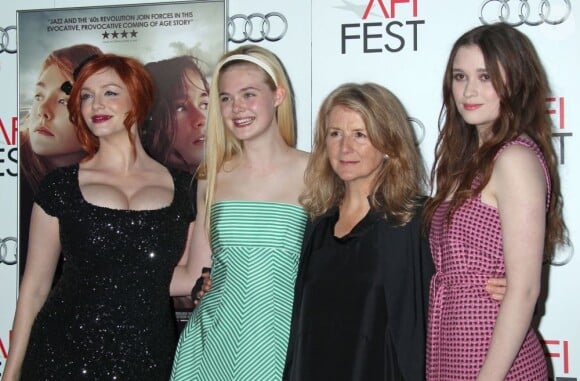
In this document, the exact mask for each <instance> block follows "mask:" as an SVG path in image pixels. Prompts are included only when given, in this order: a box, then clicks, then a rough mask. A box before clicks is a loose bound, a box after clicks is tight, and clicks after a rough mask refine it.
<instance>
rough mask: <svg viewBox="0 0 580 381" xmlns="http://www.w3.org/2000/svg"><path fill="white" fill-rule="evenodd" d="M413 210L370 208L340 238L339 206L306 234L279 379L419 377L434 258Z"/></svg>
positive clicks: (422, 367)
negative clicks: (403, 219) (401, 221)
mask: <svg viewBox="0 0 580 381" xmlns="http://www.w3.org/2000/svg"><path fill="white" fill-rule="evenodd" d="M420 214H421V213H420V212H418V213H417V215H416V216H415V217H414V218H413V219H412V220H411V221H410V222H409V223H407V224H406V225H404V226H395V225H393V224H391V223H390V222H388V221H387V220H386V219H385V218H384V217H383V216H382V215H381V214H379V213H377V212H373V211H370V212H369V213H368V214H367V216H365V217H364V218H363V219H362V220H361V221H360V222H359V223H358V224H357V225H356V226H355V227H354V228H353V229H352V231H351V232H350V233H349V234H347V235H346V236H344V237H341V238H337V237H335V236H334V226H335V224H336V222H337V220H338V216H339V215H338V208H335V209H333V210H331V211H329V212H328V213H327V214H325V215H323V216H322V217H320V218H318V219H317V220H315V221H314V222H313V223H312V225H311V226H310V228H309V229H308V230H307V232H306V235H305V241H304V247H303V252H302V256H301V263H300V267H299V270H298V278H297V280H296V290H295V300H294V309H293V318H292V327H291V334H290V342H289V349H288V355H287V360H286V367H285V370H284V380H288V381H308V380H333V381H340V380H345V381H346V380H353V381H354V380H360V381H363V380H364V381H372V380H389V381H393V380H424V379H425V354H424V352H425V335H426V320H427V308H428V302H429V280H430V278H431V275H432V274H433V271H434V269H433V263H432V259H431V254H430V251H429V244H428V241H427V240H426V239H425V238H424V237H423V235H422V230H421V225H420Z"/></svg>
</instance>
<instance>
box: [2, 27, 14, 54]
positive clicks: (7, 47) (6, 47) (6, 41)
mask: <svg viewBox="0 0 580 381" xmlns="http://www.w3.org/2000/svg"><path fill="white" fill-rule="evenodd" d="M11 30H13V31H14V36H13V37H12V38H10V31H11ZM0 33H1V34H2V37H0V53H4V52H6V53H9V54H14V53H16V25H10V26H7V27H6V28H2V27H0ZM11 46H12V47H11Z"/></svg>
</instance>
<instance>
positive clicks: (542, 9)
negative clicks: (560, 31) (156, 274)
mask: <svg viewBox="0 0 580 381" xmlns="http://www.w3.org/2000/svg"><path fill="white" fill-rule="evenodd" d="M552 1H553V0H552ZM562 2H563V4H564V5H565V6H566V11H565V12H564V14H563V15H562V16H561V17H560V18H555V17H553V18H551V17H550V16H551V11H552V4H550V1H549V0H541V1H540V3H539V5H538V8H536V10H537V12H538V13H537V14H538V19H536V20H533V19H532V20H531V19H530V16H531V14H532V6H531V5H530V1H529V0H519V5H517V6H516V7H515V9H513V10H512V9H510V0H484V1H483V3H481V7H480V8H479V20H480V21H481V23H482V24H491V23H494V22H497V21H501V22H504V23H506V24H509V25H512V26H514V27H516V26H520V25H522V24H526V25H530V26H536V25H540V24H543V23H546V24H550V25H557V24H561V23H563V22H564V21H566V20H567V19H568V17H570V14H571V13H572V4H571V2H570V0H562ZM490 3H498V4H497V19H493V20H488V19H486V17H485V15H484V9H485V8H486V6H487V5H488V4H490ZM513 3H517V1H516V0H513ZM513 3H512V4H513ZM488 8H489V7H488ZM514 11H517V12H518V16H519V21H515V22H510V20H509V18H510V14H511V13H513V12H514ZM488 12H489V10H488Z"/></svg>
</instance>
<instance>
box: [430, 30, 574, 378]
mask: <svg viewBox="0 0 580 381" xmlns="http://www.w3.org/2000/svg"><path fill="white" fill-rule="evenodd" d="M549 94H550V89H549V86H548V81H547V78H546V75H545V72H544V69H543V67H542V65H541V63H540V60H539V58H538V56H537V53H536V52H535V49H534V47H533V45H532V43H531V42H530V40H529V39H528V38H527V37H526V36H525V35H524V34H522V33H521V32H519V31H517V30H516V29H515V28H513V27H511V26H509V25H507V24H494V25H484V26H480V27H477V28H475V29H472V30H470V31H468V32H466V33H465V34H464V35H463V36H461V37H460V38H459V39H458V40H457V41H456V42H455V45H454V46H453V48H452V50H451V54H450V57H449V61H448V64H447V68H446V70H445V75H444V82H443V98H444V104H443V109H442V118H441V122H442V125H441V128H440V134H439V138H438V141H437V147H436V155H435V164H434V167H433V171H432V182H433V184H432V185H433V189H436V193H435V195H434V197H433V198H432V199H431V200H429V201H428V203H427V205H426V209H425V219H426V222H427V224H428V226H429V239H430V244H431V251H432V255H433V259H434V262H435V268H436V274H435V275H434V276H433V278H432V280H431V289H430V303H429V328H428V342H427V379H428V380H445V381H450V380H486V381H489V380H504V379H506V380H526V381H532V380H547V377H548V376H547V367H546V360H545V357H544V353H543V350H542V346H541V344H540V342H539V340H538V337H537V335H536V333H535V332H534V330H533V329H532V328H531V320H532V316H533V314H534V306H535V305H536V302H537V299H538V295H539V292H540V283H541V282H540V279H541V268H542V262H543V261H546V260H549V259H550V257H551V255H552V254H553V252H554V250H555V248H556V247H557V246H558V245H559V244H565V243H566V242H567V239H566V228H565V225H564V222H563V220H562V196H561V194H560V185H559V179H558V173H557V170H556V165H557V161H556V156H555V153H554V148H553V146H552V140H551V122H550V118H549V115H548V114H547V113H546V106H545V99H546V98H547V97H548V96H549ZM503 276H505V277H506V278H507V289H506V294H505V298H504V300H503V301H502V302H501V304H500V303H498V302H496V301H494V300H492V299H491V298H490V297H489V295H488V294H487V293H485V291H484V285H485V280H486V279H487V278H490V277H503Z"/></svg>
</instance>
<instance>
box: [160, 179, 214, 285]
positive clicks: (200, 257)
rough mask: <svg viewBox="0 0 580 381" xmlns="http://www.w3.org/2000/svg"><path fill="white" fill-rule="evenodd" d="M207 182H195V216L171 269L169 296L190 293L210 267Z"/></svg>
mask: <svg viewBox="0 0 580 381" xmlns="http://www.w3.org/2000/svg"><path fill="white" fill-rule="evenodd" d="M206 186H207V183H206V182H205V181H199V182H198V184H197V196H196V198H197V200H196V202H197V217H196V222H195V223H193V224H192V227H191V228H190V229H189V231H190V234H189V237H188V243H187V245H186V250H185V252H184V253H183V257H182V258H181V260H180V261H179V264H178V265H177V266H176V267H175V270H174V271H173V278H172V279H171V286H170V288H169V292H170V294H171V296H186V295H191V289H192V288H193V286H194V284H195V281H196V280H197V279H198V278H199V277H200V276H201V273H202V269H203V268H204V267H211V248H210V245H209V236H208V234H207V230H206V228H205V189H206Z"/></svg>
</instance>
